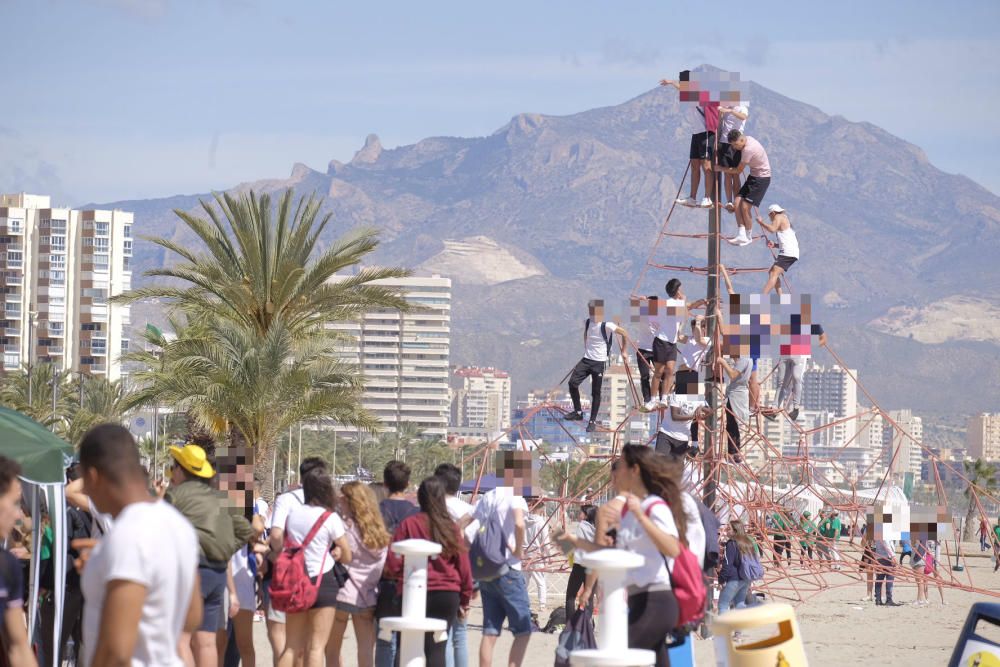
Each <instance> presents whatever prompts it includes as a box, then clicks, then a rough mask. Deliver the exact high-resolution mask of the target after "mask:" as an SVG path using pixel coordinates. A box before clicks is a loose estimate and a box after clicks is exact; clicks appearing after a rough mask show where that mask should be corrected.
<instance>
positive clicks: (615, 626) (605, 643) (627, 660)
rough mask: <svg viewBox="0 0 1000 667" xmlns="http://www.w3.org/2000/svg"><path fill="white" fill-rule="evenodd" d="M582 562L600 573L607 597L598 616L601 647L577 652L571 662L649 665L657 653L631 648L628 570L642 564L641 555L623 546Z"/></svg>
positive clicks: (593, 666)
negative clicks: (626, 585) (629, 641)
mask: <svg viewBox="0 0 1000 667" xmlns="http://www.w3.org/2000/svg"><path fill="white" fill-rule="evenodd" d="M578 562H579V564H580V565H582V566H583V567H585V568H587V569H588V570H593V571H594V572H596V573H597V579H598V581H599V582H600V583H601V590H602V591H603V593H604V600H603V602H602V606H601V613H600V614H599V615H598V617H597V648H596V649H585V650H582V651H573V652H572V653H570V654H569V662H570V664H571V665H575V666H578V667H649V666H650V665H652V664H653V663H655V662H656V654H655V653H654V652H653V651H650V650H647V649H638V648H629V647H628V598H627V597H626V595H625V573H626V572H628V571H629V570H632V569H635V568H637V567H642V564H643V558H642V556H640V555H639V554H635V553H631V552H629V551H622V550H621V549H601V550H600V551H592V552H590V553H586V554H584V555H583V556H581V557H580V560H579V561H578Z"/></svg>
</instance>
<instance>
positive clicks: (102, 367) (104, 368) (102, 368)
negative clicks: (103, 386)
mask: <svg viewBox="0 0 1000 667" xmlns="http://www.w3.org/2000/svg"><path fill="white" fill-rule="evenodd" d="M90 372H91V373H107V372H108V365H107V364H92V365H91V366H90Z"/></svg>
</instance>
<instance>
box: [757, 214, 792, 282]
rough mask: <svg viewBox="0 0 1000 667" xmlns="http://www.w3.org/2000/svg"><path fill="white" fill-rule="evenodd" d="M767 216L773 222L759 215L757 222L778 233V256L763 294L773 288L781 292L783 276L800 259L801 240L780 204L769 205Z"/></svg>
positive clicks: (768, 276) (768, 274) (768, 275)
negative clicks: (766, 220)
mask: <svg viewBox="0 0 1000 667" xmlns="http://www.w3.org/2000/svg"><path fill="white" fill-rule="evenodd" d="M767 217H769V218H770V219H771V222H764V219H763V218H761V217H759V216H758V217H757V222H758V223H760V226H761V227H763V228H764V229H766V230H767V231H769V232H771V233H773V234H777V235H778V258H777V259H776V260H775V261H774V264H773V265H772V266H771V270H770V271H768V273H767V284H766V285H764V291H763V292H761V294H767V293H768V292H770V291H771V290H772V289H773V290H775V291H776V292H777V293H778V294H781V284H780V280H781V276H783V275H784V274H785V272H786V271H788V269H790V268H791V266H792V264H794V263H795V262H797V261H798V260H799V240H798V238H796V236H795V230H794V229H792V222H791V221H790V220H789V219H788V215H787V213H786V212H785V209H783V208H781V206H779V205H778V204H771V205H770V206H768V207H767Z"/></svg>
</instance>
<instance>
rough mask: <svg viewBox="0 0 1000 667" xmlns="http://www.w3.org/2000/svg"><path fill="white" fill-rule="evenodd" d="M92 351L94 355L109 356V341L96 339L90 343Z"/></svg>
mask: <svg viewBox="0 0 1000 667" xmlns="http://www.w3.org/2000/svg"><path fill="white" fill-rule="evenodd" d="M90 349H91V350H92V351H93V354H107V353H108V341H107V340H105V339H104V338H95V339H93V340H91V341H90Z"/></svg>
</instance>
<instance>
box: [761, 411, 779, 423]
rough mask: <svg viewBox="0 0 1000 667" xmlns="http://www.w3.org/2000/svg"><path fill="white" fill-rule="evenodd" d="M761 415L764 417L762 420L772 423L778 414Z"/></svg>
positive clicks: (763, 413)
mask: <svg viewBox="0 0 1000 667" xmlns="http://www.w3.org/2000/svg"><path fill="white" fill-rule="evenodd" d="M761 414H762V415H764V419H766V420H768V421H772V422H773V421H775V420H776V419H778V413H777V412H762V413H761Z"/></svg>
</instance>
